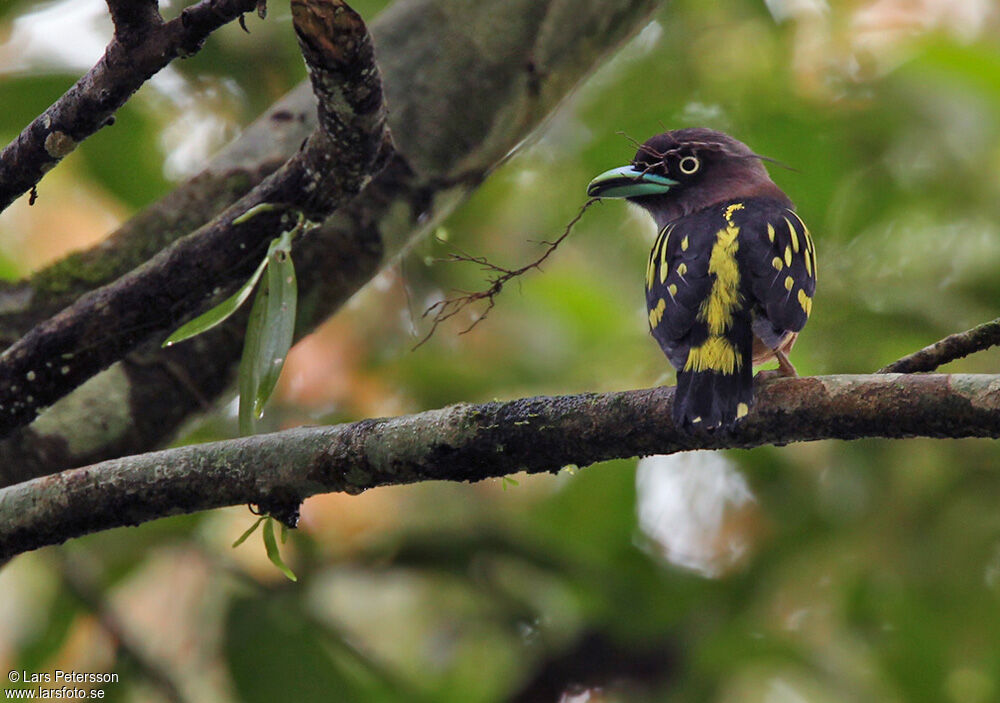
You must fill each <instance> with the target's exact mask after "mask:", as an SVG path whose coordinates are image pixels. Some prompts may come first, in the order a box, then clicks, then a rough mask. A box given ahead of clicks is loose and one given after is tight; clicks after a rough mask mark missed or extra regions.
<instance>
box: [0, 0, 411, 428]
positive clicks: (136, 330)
mask: <svg viewBox="0 0 1000 703" xmlns="http://www.w3.org/2000/svg"><path fill="white" fill-rule="evenodd" d="M292 16H293V20H294V22H295V30H296V33H297V34H298V35H299V40H300V41H299V43H300V46H301V47H302V53H303V56H304V57H305V59H306V63H307V66H308V67H309V69H310V75H311V78H312V82H313V86H314V89H315V92H316V94H317V97H319V98H320V101H321V105H320V109H319V127H318V128H317V129H316V131H314V132H313V134H312V135H311V136H310V137H309V139H308V140H307V141H306V143H305V144H304V145H303V147H302V149H301V151H299V152H298V153H297V154H296V155H295V156H293V157H292V158H291V159H289V160H288V161H287V162H286V163H285V165H284V166H282V167H281V168H280V169H279V170H278V171H277V172H276V173H274V174H272V175H271V176H270V177H269V178H268V179H266V180H265V181H264V182H263V183H261V184H260V185H259V186H258V187H256V188H254V189H253V190H252V191H251V192H250V193H248V194H247V195H246V196H244V197H243V198H241V199H240V200H238V201H237V202H236V203H235V204H233V205H232V206H230V207H229V208H227V209H226V210H225V211H224V212H222V214H220V215H219V216H218V217H216V218H215V219H214V220H212V221H211V222H209V223H208V224H206V225H205V226H203V227H202V228H200V229H199V230H197V231H196V232H194V233H192V234H191V235H189V236H187V237H185V238H184V239H182V240H180V241H178V242H177V243H175V244H174V245H173V246H171V247H169V248H168V249H166V250H164V251H163V252H161V253H160V254H158V255H157V256H155V257H154V258H153V259H151V260H150V261H148V262H147V263H146V264H144V265H143V266H141V267H140V268H138V269H136V270H135V271H132V272H131V273H129V274H127V275H125V276H123V277H122V278H121V279H119V280H118V281H115V282H114V283H111V284H109V285H107V286H104V287H103V288H99V289H98V290H96V291H93V292H92V293H89V294H87V295H85V296H83V297H82V298H80V299H79V300H78V301H77V302H76V303H74V304H73V305H71V306H70V307H68V308H66V309H65V310H63V311H62V312H60V313H59V314H57V315H56V316H54V317H52V318H50V319H49V320H46V321H45V322H43V323H41V324H39V325H38V326H36V327H35V328H34V329H32V330H31V331H30V332H28V333H27V334H26V335H25V336H24V337H22V338H21V339H20V340H19V341H18V342H16V343H15V344H13V345H12V346H11V347H10V348H8V349H7V350H6V351H5V352H4V353H3V354H2V355H0V435H5V434H7V433H9V432H10V431H11V430H13V429H15V428H17V427H20V426H22V425H24V424H26V423H28V422H30V421H31V420H33V419H34V418H35V417H36V416H37V414H38V413H39V412H40V410H41V409H42V408H44V407H46V406H48V405H50V404H51V403H53V402H54V401H56V400H58V399H59V398H61V397H63V396H64V395H66V394H67V393H69V392H70V391H72V390H73V389H74V388H76V387H77V386H79V385H80V384H81V383H83V382H84V381H86V380H87V379H88V378H90V377H91V376H93V375H94V374H95V373H97V372H99V371H100V370H102V369H104V368H107V367H108V366H109V365H110V364H111V363H113V362H115V361H117V360H118V359H121V358H122V357H123V356H124V355H125V354H127V353H128V352H129V351H131V350H132V349H134V348H135V347H136V346H137V345H138V344H140V343H141V342H142V341H144V340H147V339H150V338H151V337H153V336H154V335H157V334H158V333H160V332H162V331H164V330H168V329H171V328H173V327H176V326H177V324H178V322H179V321H181V320H183V319H185V318H187V317H190V316H191V315H193V314H194V313H197V312H198V311H199V310H200V309H202V308H204V307H205V305H206V303H207V302H208V301H209V300H210V299H211V298H212V297H213V296H215V295H217V294H218V293H219V292H220V291H221V292H223V293H225V292H227V291H231V290H232V289H235V287H236V286H237V285H239V283H241V282H242V281H243V280H245V279H246V277H247V276H248V275H249V274H250V271H252V270H253V267H254V266H256V264H257V262H259V261H260V259H261V258H262V256H263V255H264V251H265V249H266V246H267V242H268V241H269V240H270V239H271V238H272V237H275V236H277V234H278V233H279V232H280V231H282V230H284V229H289V228H290V223H291V222H292V221H293V220H294V216H290V215H292V213H291V211H294V212H295V213H305V214H306V216H308V217H310V218H313V219H323V218H325V217H326V216H327V215H329V214H330V213H331V212H333V211H334V210H335V209H337V208H338V207H339V206H340V205H342V204H343V203H345V202H347V201H348V200H349V199H350V198H352V197H353V196H354V195H356V194H357V193H358V192H360V191H361V189H362V188H364V186H365V185H367V184H368V182H369V181H370V180H371V178H372V175H373V173H377V172H378V171H379V170H381V168H382V166H383V165H384V164H385V162H386V160H387V159H388V156H389V153H390V151H391V144H390V137H389V132H388V129H387V128H386V125H385V106H384V103H383V100H382V87H381V79H380V77H379V72H378V69H377V67H376V66H375V58H374V50H373V47H372V43H371V39H370V37H369V36H368V31H367V29H366V28H365V25H364V22H363V21H362V20H361V17H360V16H359V15H358V14H357V13H355V12H354V11H353V10H351V9H350V7H348V6H347V5H346V4H345V3H344V2H343V1H342V0H292ZM261 204H271V205H273V207H272V208H271V209H270V210H268V211H262V212H260V213H259V214H257V215H256V216H253V217H249V218H247V217H242V216H243V215H245V214H246V213H247V212H248V211H249V210H251V209H252V208H254V207H255V206H258V205H261ZM286 216H290V217H286Z"/></svg>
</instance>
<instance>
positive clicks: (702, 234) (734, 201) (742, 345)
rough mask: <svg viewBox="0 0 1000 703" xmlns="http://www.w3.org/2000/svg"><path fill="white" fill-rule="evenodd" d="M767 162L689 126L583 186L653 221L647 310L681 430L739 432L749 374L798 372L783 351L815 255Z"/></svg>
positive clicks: (805, 306) (810, 285)
mask: <svg viewBox="0 0 1000 703" xmlns="http://www.w3.org/2000/svg"><path fill="white" fill-rule="evenodd" d="M765 160H768V161H770V159H766V157H763V156H760V155H758V154H756V153H754V151H753V150H751V149H750V147H748V146H747V145H746V144H744V143H743V142H741V141H739V140H737V139H735V138H733V137H731V136H729V135H728V134H725V133H723V132H719V131H716V130H712V129H708V128H705V127H689V128H684V129H676V130H673V131H668V132H664V133H663V134H659V135H656V136H654V137H652V138H650V139H648V140H647V141H646V142H644V143H643V144H641V145H639V147H638V150H637V151H636V154H635V158H634V159H633V160H632V163H630V164H628V165H627V166H622V167H620V168H614V169H611V170H609V171H605V172H604V173H602V174H600V175H599V176H597V177H596V178H594V179H593V180H592V181H591V182H590V184H589V185H588V187H587V194H588V195H589V196H590V197H592V198H624V199H625V200H627V201H629V202H631V203H634V204H635V205H638V206H639V207H641V208H642V209H643V210H645V211H646V212H647V213H648V214H649V215H650V216H651V217H652V219H653V221H654V222H655V223H656V227H657V236H656V239H655V241H654V243H653V248H652V250H651V251H650V254H649V260H648V263H647V266H646V285H645V288H646V307H647V310H648V312H649V327H650V331H651V333H652V336H653V337H654V339H655V340H656V341H657V342H658V343H659V345H660V348H661V349H662V350H663V353H664V354H665V355H666V357H667V359H668V360H669V361H670V364H671V365H672V366H673V367H674V368H675V369H676V370H677V388H676V391H675V394H674V401H673V410H672V415H673V420H674V424H675V425H676V426H677V427H678V428H679V429H681V430H682V431H685V432H689V433H692V432H699V431H707V432H715V431H718V432H729V431H732V430H734V429H735V428H736V426H737V425H738V424H739V423H740V422H741V421H742V420H743V419H744V418H745V417H747V415H748V413H749V412H750V408H751V407H752V406H753V402H754V376H753V367H754V366H756V365H759V364H763V363H765V362H767V361H770V360H774V359H776V360H777V361H778V369H776V370H773V371H762V372H761V374H759V375H758V377H759V378H766V377H769V376H795V375H797V374H796V371H795V367H794V366H793V365H792V363H791V362H790V361H789V359H788V353H789V352H790V351H791V348H792V345H793V344H795V340H796V338H797V337H798V335H799V332H800V331H801V330H802V328H803V326H804V325H805V324H806V321H807V320H808V319H809V314H810V312H811V311H812V301H813V295H814V293H815V291H816V249H815V247H814V245H813V240H812V236H811V235H810V233H809V230H808V229H807V228H806V225H805V223H804V222H803V221H802V219H801V218H800V217H799V216H798V215H797V214H796V212H795V206H794V204H793V203H792V201H791V200H790V199H789V198H788V196H787V195H785V193H784V192H783V191H782V190H781V189H780V188H779V187H778V186H777V185H776V184H775V183H774V181H772V180H771V177H770V175H769V174H768V172H767V169H766V168H765V166H764V163H763V162H764V161H765Z"/></svg>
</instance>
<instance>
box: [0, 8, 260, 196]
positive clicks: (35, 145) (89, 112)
mask: <svg viewBox="0 0 1000 703" xmlns="http://www.w3.org/2000/svg"><path fill="white" fill-rule="evenodd" d="M108 5H109V9H110V11H111V15H112V19H113V21H114V23H115V36H114V38H113V39H112V40H111V43H110V44H108V48H107V49H106V50H105V52H104V55H103V56H102V57H101V59H100V60H99V61H98V62H97V64H96V65H95V66H94V67H93V68H92V69H90V71H88V72H87V74H86V75H84V76H83V77H82V78H80V80H78V81H77V82H76V84H74V85H73V87H72V88H70V89H69V90H68V91H66V93H65V94H64V95H63V96H62V97H61V98H59V99H58V100H57V101H56V102H55V103H53V104H52V105H51V106H50V107H49V108H48V109H47V110H46V111H45V112H43V113H42V114H41V115H39V116H38V117H36V118H35V119H34V120H33V121H32V123H31V124H30V125H28V126H27V127H25V128H24V131H22V132H21V134H20V135H19V136H18V137H17V138H16V139H15V140H14V141H12V142H11V143H10V144H8V145H7V146H6V147H5V148H4V150H3V152H0V212H2V211H3V210H5V209H6V208H7V206H8V205H10V204H11V203H12V202H14V200H15V199H16V198H18V197H19V196H20V195H22V194H23V193H26V192H28V191H29V190H33V189H34V187H35V185H36V184H37V183H38V182H39V181H40V180H41V179H42V176H43V175H45V173H47V172H48V171H49V170H51V169H52V168H53V167H54V166H55V165H56V164H58V163H59V162H60V161H62V160H63V159H64V158H65V157H66V156H68V155H69V154H70V153H71V152H72V151H73V150H74V149H76V147H77V146H78V145H79V144H80V142H82V141H83V140H84V139H86V138H87V137H89V136H91V135H92V134H94V133H95V132H97V130H99V129H101V128H102V127H105V126H107V125H109V124H111V123H112V122H113V121H114V114H115V112H116V111H117V110H118V108H120V107H121V106H122V105H124V104H125V101H127V100H128V99H129V98H130V97H131V96H132V94H133V93H135V91H137V90H138V89H139V88H140V86H142V84H143V83H145V82H146V81H147V80H149V79H150V78H151V77H152V76H153V75H154V74H156V73H157V72H158V71H159V70H160V69H162V68H163V67H164V66H166V65H167V64H169V63H170V62H171V61H173V60H174V59H175V58H177V57H179V56H190V55H191V54H194V53H195V52H197V51H198V50H199V49H200V48H201V45H202V44H203V43H204V42H205V39H206V38H207V37H208V35H209V34H211V33H212V32H214V31H215V30H216V29H218V28H219V27H221V26H222V25H224V24H226V23H227V22H231V21H232V20H234V19H236V18H237V17H240V16H242V14H243V13H245V12H250V11H251V10H253V9H255V8H256V7H257V0H202V1H201V2H199V3H198V4H196V5H193V6H191V7H188V8H185V9H184V10H183V11H182V12H181V14H180V16H178V17H177V18H175V19H173V20H171V21H169V22H166V23H165V22H163V19H162V18H161V17H160V14H159V12H158V11H157V8H156V2H151V0H112V1H111V2H109V3H108Z"/></svg>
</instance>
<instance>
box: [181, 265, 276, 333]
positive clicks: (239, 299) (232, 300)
mask: <svg viewBox="0 0 1000 703" xmlns="http://www.w3.org/2000/svg"><path fill="white" fill-rule="evenodd" d="M267 262H268V259H267V257H264V260H263V261H261V262H260V266H258V267H257V270H256V271H254V272H253V275H252V276H250V278H249V279H247V282H246V283H244V284H243V285H242V286H241V287H240V289H239V290H238V291H236V292H235V293H234V294H233V295H232V296H230V297H229V298H226V299H225V300H224V301H222V302H221V303H219V304H218V305H216V306H215V307H214V308H212V309H211V310H209V311H208V312H205V313H203V314H201V315H199V316H198V317H196V318H194V319H193V320H191V321H190V322H188V323H187V324H184V325H181V326H180V327H179V328H178V329H177V331H175V332H174V333H173V334H172V335H170V336H169V337H167V339H166V341H165V342H164V343H163V346H165V347H169V346H172V345H174V344H177V342H183V341H184V340H185V339H190V338H191V337H194V336H196V335H199V334H201V333H202V332H207V331H208V330H210V329H212V328H213V327H215V326H216V325H218V324H221V323H222V322H225V321H226V319H228V318H229V317H230V316H231V315H232V314H233V313H234V312H236V311H237V310H239V309H240V306H241V305H243V303H245V302H246V300H247V298H249V297H250V294H251V293H252V292H253V287H254V284H256V283H257V281H258V280H260V277H261V274H263V273H264V269H265V268H266V267H267Z"/></svg>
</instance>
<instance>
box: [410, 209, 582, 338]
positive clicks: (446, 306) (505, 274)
mask: <svg viewBox="0 0 1000 703" xmlns="http://www.w3.org/2000/svg"><path fill="white" fill-rule="evenodd" d="M599 200H600V198H591V199H590V200H588V201H587V202H585V203H584V204H583V206H582V207H581V208H580V211H579V212H577V213H576V217H574V218H573V219H572V220H570V221H569V224H567V225H566V229H564V230H563V233H562V234H560V235H559V236H558V237H557V238H556V239H554V240H552V241H544V240H543V241H541V242H539V244H545V245H547V246H546V249H545V251H544V252H542V255H541V256H539V257H538V258H537V259H535V260H534V261H531V262H529V263H527V264H525V265H524V266H521V267H520V268H516V269H510V268H504V267H503V266H497V265H496V264H494V263H492V262H490V261H489V260H487V258H486V257H485V256H471V255H469V254H466V253H465V252H463V251H458V252H455V253H452V254H449V255H448V257H447V258H446V259H442V261H448V262H455V261H466V262H469V263H473V264H479V265H480V266H482V267H483V270H484V271H487V272H489V273H492V274H495V275H494V276H493V278H491V279H489V287H487V288H486V289H485V290H480V291H474V292H471V293H470V292H466V291H458V292H459V293H461V295H458V296H455V297H453V298H445V299H444V300H439V301H438V302H436V303H434V304H433V305H431V306H430V307H428V308H427V309H426V310H424V314H423V315H421V317H427V316H428V315H430V314H431V313H432V312H433V313H434V317H433V318H432V320H431V328H430V330H428V332H427V334H425V335H424V337H423V339H421V340H420V341H419V342H417V343H416V344H415V345H414V346H413V349H414V350H415V349H418V348H419V347H421V346H423V344H424V342H426V341H427V340H428V339H430V338H431V337H432V336H433V335H434V332H435V331H436V330H437V328H438V325H440V324H441V323H442V322H445V321H446V320H450V319H451V318H453V317H455V315H457V314H458V313H460V312H462V310H464V309H465V308H466V307H468V306H469V305H472V304H473V303H475V302H477V301H480V300H485V301H486V308H485V309H484V310H483V311H482V313H480V314H479V316H478V317H476V319H474V320H473V321H472V322H471V323H470V324H469V326H468V327H466V328H465V329H464V330H462V331H461V332H459V334H465V333H466V332H470V331H472V329H473V328H475V326H476V325H478V324H479V323H480V322H482V321H483V320H485V319H486V316H487V315H488V314H489V312H490V310H492V309H493V307H494V306H495V305H496V296H497V295H499V294H500V292H501V291H502V290H503V287H504V286H505V285H507V284H508V283H509V282H510V281H511V280H512V279H514V278H517V277H518V276H522V275H524V274H525V273H527V272H528V271H530V270H532V269H538V270H541V268H542V264H543V263H544V262H545V260H546V259H548V258H549V256H550V255H551V254H552V252H554V251H555V250H556V248H557V247H558V246H559V245H560V244H562V241H563V240H564V239H566V237H568V236H569V235H570V232H572V231H573V227H574V226H575V225H576V223H577V222H579V221H580V219H581V218H582V217H583V213H585V212H586V211H587V209H588V208H590V206H591V205H593V204H594V203H596V202H598V201H599Z"/></svg>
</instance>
